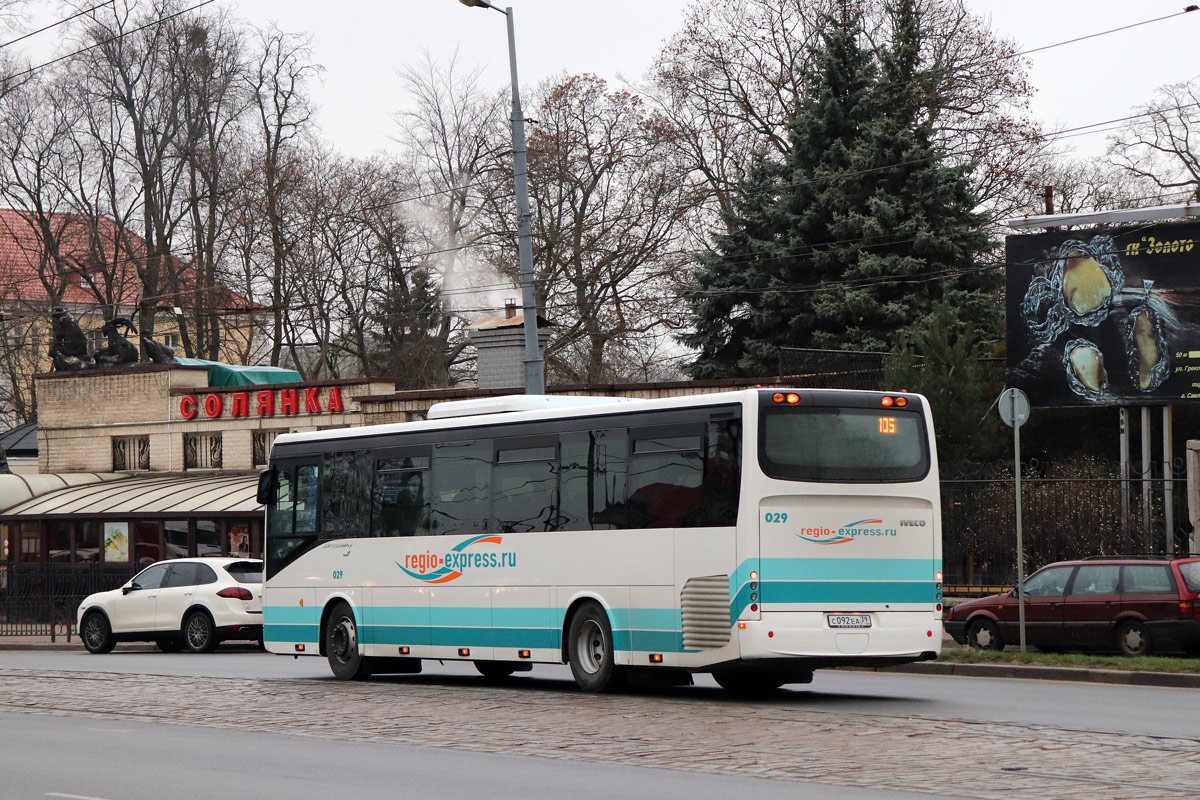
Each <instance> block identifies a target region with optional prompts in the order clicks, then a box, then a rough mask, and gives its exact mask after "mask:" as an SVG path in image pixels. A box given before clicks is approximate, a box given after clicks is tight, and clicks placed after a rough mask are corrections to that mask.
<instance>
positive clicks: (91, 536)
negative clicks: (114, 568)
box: [75, 519, 100, 563]
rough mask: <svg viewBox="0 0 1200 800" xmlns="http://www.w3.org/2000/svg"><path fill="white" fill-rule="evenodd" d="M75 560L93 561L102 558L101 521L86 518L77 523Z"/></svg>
mask: <svg viewBox="0 0 1200 800" xmlns="http://www.w3.org/2000/svg"><path fill="white" fill-rule="evenodd" d="M75 560H76V561H82V562H85V563H92V562H95V561H99V560H100V522H99V521H98V520H94V519H85V520H81V521H79V522H77V523H75Z"/></svg>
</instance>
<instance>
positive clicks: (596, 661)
mask: <svg viewBox="0 0 1200 800" xmlns="http://www.w3.org/2000/svg"><path fill="white" fill-rule="evenodd" d="M567 661H568V662H569V663H570V664H571V674H572V675H574V676H575V683H576V684H578V685H579V688H580V689H582V690H583V691H585V692H603V691H604V690H606V689H609V688H612V685H613V684H614V677H615V676H616V671H617V668H616V664H614V663H613V639H612V625H610V624H609V622H608V614H606V613H604V609H603V608H601V607H600V606H599V605H598V604H597V603H590V602H589V603H585V604H584V605H582V606H580V607H579V610H578V611H576V612H575V616H574V617H572V618H571V627H570V628H569V629H568V631H567Z"/></svg>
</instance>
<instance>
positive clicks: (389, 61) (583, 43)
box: [21, 0, 1200, 157]
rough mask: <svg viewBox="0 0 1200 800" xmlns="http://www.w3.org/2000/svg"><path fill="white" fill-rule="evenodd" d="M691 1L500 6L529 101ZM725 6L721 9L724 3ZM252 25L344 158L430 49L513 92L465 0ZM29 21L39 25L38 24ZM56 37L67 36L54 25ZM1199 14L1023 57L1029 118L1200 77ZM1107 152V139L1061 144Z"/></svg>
mask: <svg viewBox="0 0 1200 800" xmlns="http://www.w3.org/2000/svg"><path fill="white" fill-rule="evenodd" d="M696 1H697V0H604V1H603V2H598V3H596V2H591V3H585V2H572V0H498V4H500V5H504V4H506V3H511V4H512V6H513V8H514V19H515V21H516V33H517V57H518V62H519V63H518V67H519V69H520V73H521V75H520V77H521V84H522V86H523V87H525V88H526V92H527V93H528V90H529V89H531V88H532V87H533V86H534V84H536V83H537V82H539V81H541V80H543V79H545V78H547V77H550V76H553V75H555V74H558V73H562V72H567V73H572V74H576V73H583V72H591V73H595V74H598V75H600V76H601V77H604V78H606V79H609V80H611V81H616V80H618V78H619V76H621V75H624V76H626V77H627V78H630V79H634V80H636V79H637V78H639V77H641V76H642V75H643V74H644V73H645V72H646V70H647V68H648V67H649V66H650V64H651V62H652V61H653V59H654V57H655V55H656V53H657V52H658V51H659V50H660V49H661V47H662V45H663V43H664V42H665V41H666V40H667V39H668V38H670V36H671V35H672V34H673V33H675V32H676V31H677V30H679V29H680V28H681V27H682V24H683V15H684V10H685V9H686V8H687V7H689V6H690V5H692V4H693V3H694V2H696ZM716 1H717V0H713V2H716ZM218 2H220V3H222V4H226V5H227V7H229V8H230V9H231V10H232V11H233V13H234V14H236V15H237V16H239V17H241V18H242V19H244V20H246V21H247V22H249V23H251V24H255V25H263V24H266V23H267V22H268V21H271V20H274V21H275V22H277V23H278V24H279V26H280V27H281V28H283V29H284V30H287V31H291V32H302V31H307V32H310V33H311V34H312V36H313V47H314V50H315V57H316V60H317V61H318V62H319V63H321V64H322V65H324V67H325V68H326V72H325V76H324V80H323V84H322V85H320V86H318V87H315V91H314V94H315V97H316V100H317V102H318V104H319V105H320V107H321V110H320V113H319V116H318V120H319V123H320V125H321V128H322V130H323V131H324V133H325V134H326V136H327V137H328V138H329V139H330V140H331V141H332V142H333V143H334V144H335V146H337V147H338V148H340V149H341V150H342V151H344V152H346V153H349V154H353V155H368V154H370V153H372V152H374V151H376V150H385V149H388V148H390V147H393V146H394V145H393V142H392V140H391V139H390V138H389V137H390V135H391V134H393V133H394V131H395V126H394V123H393V122H392V119H391V115H392V113H393V112H395V111H396V110H397V109H399V108H400V107H402V106H403V104H404V103H405V97H404V95H403V92H402V90H401V84H400V81H399V79H398V78H397V76H396V72H397V69H398V68H399V67H401V66H402V65H403V64H405V63H406V62H411V61H413V60H416V59H419V58H420V57H421V53H422V51H424V50H428V51H429V52H430V53H431V54H432V56H433V57H434V58H435V59H438V60H443V61H444V60H445V59H447V58H449V57H450V56H451V54H453V53H454V52H455V50H456V49H457V50H458V53H459V59H460V61H461V63H462V64H463V65H464V66H468V67H473V66H482V67H484V68H485V69H486V70H487V72H488V74H489V75H490V76H491V77H492V79H493V80H494V83H495V85H496V86H497V87H498V88H500V87H506V86H507V85H508V47H507V38H506V34H505V21H504V16H503V15H502V14H499V13H497V12H495V11H489V10H487V9H475V8H467V7H465V6H463V5H461V4H460V3H459V2H457V0H341V1H340V2H338V1H337V0H332V1H331V0H218ZM966 4H967V6H968V7H969V8H971V9H972V10H974V11H976V12H978V13H980V14H982V15H988V16H990V17H991V19H992V24H993V28H994V29H995V30H997V31H998V32H1000V33H1003V34H1005V35H1008V36H1011V37H1012V38H1014V39H1015V40H1017V42H1018V43H1019V44H1020V45H1021V47H1022V48H1023V49H1031V48H1035V47H1041V46H1044V45H1048V44H1053V43H1056V42H1061V41H1064V40H1067V39H1072V38H1075V37H1078V36H1085V35H1087V34H1092V33H1098V32H1100V31H1104V30H1107V29H1110V28H1116V27H1121V26H1125V25H1130V24H1132V23H1137V22H1141V21H1143V20H1148V19H1152V18H1155V17H1161V16H1165V15H1167V14H1171V13H1174V12H1178V11H1180V10H1182V8H1183V7H1184V6H1185V5H1186V3H1185V2H1184V0H1137V2H1133V1H1132V0H966ZM28 5H29V7H30V9H31V11H32V12H33V13H32V17H33V22H34V23H40V24H44V22H45V20H50V19H54V18H57V15H58V14H59V13H60V11H61V5H60V4H59V3H58V2H57V1H56V0H30V2H29V4H28ZM34 26H35V25H34ZM58 30H61V29H58ZM57 32H58V31H55V32H51V33H48V34H42V35H40V36H38V37H35V38H34V39H31V40H29V41H28V42H26V43H22V45H21V46H22V47H24V48H26V50H27V52H28V53H29V54H30V56H31V58H34V59H42V58H45V57H47V56H50V55H52V54H57V53H58V52H61V48H59V46H58V45H59V43H58V41H57V36H56V34H57ZM1197 39H1200V11H1197V12H1193V13H1191V14H1187V15H1184V16H1180V17H1176V18H1175V19H1172V20H1168V21H1165V22H1157V23H1153V24H1149V25H1144V26H1141V27H1137V28H1133V29H1132V30H1126V31H1121V32H1118V33H1114V34H1111V35H1108V36H1104V37H1101V38H1098V39H1092V40H1089V41H1086V42H1079V43H1076V44H1070V45H1065V46H1063V47H1058V48H1055V49H1052V50H1048V51H1046V52H1041V53H1034V54H1032V55H1030V56H1029V58H1030V61H1031V63H1032V70H1031V73H1030V79H1031V82H1032V83H1033V85H1034V87H1035V88H1036V90H1037V93H1036V95H1035V96H1034V98H1033V111H1034V113H1035V115H1036V116H1038V117H1040V118H1041V119H1043V120H1045V121H1046V122H1047V123H1048V124H1049V125H1050V126H1051V127H1063V128H1074V127H1077V126H1080V125H1086V124H1089V123H1094V122H1101V121H1104V120H1109V119H1115V118H1118V117H1123V116H1126V115H1128V114H1130V113H1131V110H1132V109H1133V108H1134V107H1135V106H1138V105H1140V104H1142V103H1145V102H1146V101H1148V100H1149V99H1150V98H1151V97H1152V95H1153V92H1154V90H1155V89H1156V88H1157V87H1159V86H1162V85H1163V84H1166V83H1173V82H1180V81H1186V80H1188V79H1190V78H1193V77H1196V76H1197V75H1200V61H1198V60H1197V59H1196V57H1195V52H1196V45H1195V42H1196V40H1197ZM1063 143H1064V144H1065V145H1067V146H1070V147H1072V148H1075V149H1076V151H1077V152H1078V153H1079V154H1080V155H1083V156H1087V157H1099V156H1100V155H1102V153H1103V151H1104V145H1105V135H1104V134H1102V133H1101V134H1090V135H1085V136H1078V137H1073V138H1070V139H1067V140H1064V142H1063Z"/></svg>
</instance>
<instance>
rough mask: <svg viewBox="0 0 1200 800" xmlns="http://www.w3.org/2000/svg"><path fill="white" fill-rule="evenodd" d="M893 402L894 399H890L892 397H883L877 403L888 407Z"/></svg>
mask: <svg viewBox="0 0 1200 800" xmlns="http://www.w3.org/2000/svg"><path fill="white" fill-rule="evenodd" d="M893 402H895V401H894V400H892V398H890V397H884V398H883V399H881V400H880V401H879V404H880V405H882V406H883V407H884V408H888V407H889V406H891V404H892V403H893Z"/></svg>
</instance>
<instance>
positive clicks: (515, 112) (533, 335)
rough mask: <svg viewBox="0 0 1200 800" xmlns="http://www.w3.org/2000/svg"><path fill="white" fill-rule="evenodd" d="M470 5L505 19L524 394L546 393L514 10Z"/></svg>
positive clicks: (472, 1)
mask: <svg viewBox="0 0 1200 800" xmlns="http://www.w3.org/2000/svg"><path fill="white" fill-rule="evenodd" d="M458 2H460V3H462V4H463V5H464V6H470V7H471V8H490V9H492V10H493V11H499V12H500V13H501V14H503V15H504V16H505V17H507V18H508V68H509V72H510V73H511V74H512V143H513V179H514V181H515V183H516V189H517V255H518V256H519V258H520V266H521V303H522V305H523V306H524V309H523V310H522V313H523V314H524V317H525V324H524V325H523V327H524V329H525V394H545V393H546V376H545V371H544V369H543V364H542V353H541V349H540V348H539V347H538V331H537V297H536V295H535V293H534V285H533V241H532V239H533V232H532V229H531V225H530V219H531V218H532V216H533V215H532V214H531V213H530V211H529V174H528V167H527V166H526V163H525V114H524V112H523V111H521V90H520V89H519V88H518V84H517V40H516V34H515V33H514V32H513V10H512V8H511V7H509V8H506V9H503V10H501V9H500V8H497V7H496V6H494V5H492V4H491V3H489V2H487V0H458Z"/></svg>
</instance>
